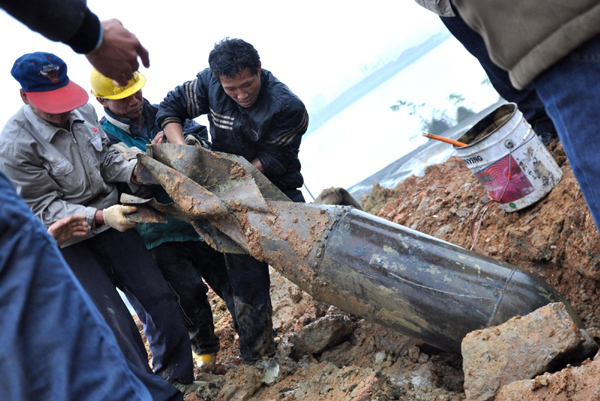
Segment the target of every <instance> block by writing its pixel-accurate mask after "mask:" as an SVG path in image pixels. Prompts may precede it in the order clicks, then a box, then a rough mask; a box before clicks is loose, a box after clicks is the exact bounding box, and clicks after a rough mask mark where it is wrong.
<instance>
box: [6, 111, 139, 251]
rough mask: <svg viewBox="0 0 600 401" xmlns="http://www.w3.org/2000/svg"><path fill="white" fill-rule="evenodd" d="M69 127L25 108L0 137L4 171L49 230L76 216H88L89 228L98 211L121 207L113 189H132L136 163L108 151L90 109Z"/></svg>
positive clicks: (73, 116)
mask: <svg viewBox="0 0 600 401" xmlns="http://www.w3.org/2000/svg"><path fill="white" fill-rule="evenodd" d="M70 126H71V130H70V131H67V130H65V129H62V128H57V127H55V126H53V125H51V124H49V123H48V122H46V121H45V120H43V119H41V118H39V117H38V116H36V115H35V114H34V113H33V111H32V110H31V108H30V107H29V106H27V105H24V106H23V107H21V109H20V110H19V111H18V112H17V113H16V114H15V115H14V116H13V117H11V119H10V120H9V121H8V122H7V124H6V125H5V126H4V128H3V129H2V132H1V133H0V169H1V170H3V171H4V172H5V173H6V175H7V176H8V177H9V178H10V179H11V181H12V182H13V184H14V185H15V186H16V187H17V191H18V193H19V195H21V196H22V197H23V199H24V200H25V202H27V204H28V205H29V207H31V209H32V210H33V212H34V214H35V215H36V216H37V217H38V218H39V219H40V220H41V221H42V222H43V223H44V224H45V225H46V227H49V226H50V225H51V224H52V223H54V222H55V221H57V220H59V219H60V218H62V217H67V216H70V215H73V214H78V215H84V216H85V218H86V221H87V223H88V224H89V225H90V227H91V226H92V221H93V219H94V214H95V213H96V210H97V209H104V208H107V207H110V206H112V205H114V204H116V203H117V202H118V193H117V188H116V186H115V185H114V184H113V183H116V182H124V183H131V181H130V180H131V175H132V173H133V168H134V166H135V160H132V161H126V160H125V159H124V158H123V157H122V156H121V155H120V154H119V152H117V151H116V150H114V149H110V148H109V141H108V138H107V137H106V134H105V133H104V131H102V129H101V128H100V124H99V123H98V118H97V116H96V112H95V111H94V108H93V107H92V106H91V105H90V104H86V105H84V106H83V107H80V108H79V109H77V110H74V111H72V112H71V116H70ZM105 229H107V227H106V226H102V227H101V229H100V230H98V231H95V232H91V233H90V234H88V236H86V237H83V238H77V239H76V240H72V241H70V242H68V243H67V244H65V245H70V244H72V243H75V242H79V241H82V240H84V239H86V238H89V237H91V236H93V235H94V234H97V233H99V232H101V231H103V230H105Z"/></svg>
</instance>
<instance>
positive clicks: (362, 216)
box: [311, 210, 579, 353]
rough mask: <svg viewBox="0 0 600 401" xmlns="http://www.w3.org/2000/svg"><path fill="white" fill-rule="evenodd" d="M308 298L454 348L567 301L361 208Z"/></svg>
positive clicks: (505, 267) (524, 276) (335, 240)
mask: <svg viewBox="0 0 600 401" xmlns="http://www.w3.org/2000/svg"><path fill="white" fill-rule="evenodd" d="M328 236H329V238H328V240H327V242H326V245H325V247H324V253H323V257H322V258H321V259H320V260H318V263H317V264H316V267H315V268H314V274H315V276H317V277H318V282H319V283H321V287H320V288H318V287H316V286H314V285H313V288H312V292H311V295H313V296H314V297H315V298H316V299H319V300H321V301H324V302H328V303H331V304H333V305H336V306H338V307H339V308H341V309H343V310H346V311H349V312H351V313H353V314H356V315H358V316H362V317H365V318H368V319H370V320H372V321H375V322H377V323H380V324H382V325H384V326H387V327H390V328H393V329H396V330H398V331H400V332H402V333H404V334H406V335H408V336H411V337H414V338H418V339H420V340H422V341H424V342H426V343H428V344H430V345H433V346H436V347H438V348H440V349H444V350H447V351H451V352H457V353H459V352H460V344H461V341H462V339H463V338H464V337H465V335H466V334H467V333H469V332H471V331H473V330H477V329H482V328H485V327H489V326H494V325H497V324H500V323H503V322H505V321H506V320H508V319H510V318H511V317H514V316H516V315H524V314H527V313H530V312H532V311H534V310H536V309H537V308H539V307H541V306H543V305H546V304H548V303H551V302H564V303H565V304H566V305H567V307H568V308H569V310H570V312H571V314H572V315H573V317H574V318H575V319H576V321H579V317H578V316H577V314H576V313H575V312H574V311H573V309H572V308H571V307H570V306H569V304H568V303H567V302H566V301H565V300H564V299H563V298H562V297H561V296H560V294H559V293H558V292H557V291H556V290H555V289H554V288H552V287H551V286H550V285H548V284H547V283H546V282H545V281H543V280H542V279H540V278H538V277H537V276H534V275H532V274H529V273H527V272H524V271H522V270H519V269H518V268H516V267H515V266H511V265H509V264H506V263H503V262H500V261H497V260H494V259H491V258H488V257H485V256H482V255H480V254H477V253H475V252H472V251H468V250H466V249H464V248H461V247H458V246H455V245H453V244H450V243H448V242H445V241H441V240H439V239H437V238H434V237H431V236H428V235H426V234H423V233H419V232H417V231H414V230H411V229H408V228H406V227H403V226H400V225H398V224H394V223H391V222H389V221H387V220H383V219H380V218H378V217H375V216H372V215H369V214H367V213H364V212H360V211H356V210H351V211H349V212H348V213H346V214H345V215H344V216H343V218H341V219H340V220H339V222H338V223H337V224H336V225H335V227H333V229H332V230H331V232H330V233H329V234H328Z"/></svg>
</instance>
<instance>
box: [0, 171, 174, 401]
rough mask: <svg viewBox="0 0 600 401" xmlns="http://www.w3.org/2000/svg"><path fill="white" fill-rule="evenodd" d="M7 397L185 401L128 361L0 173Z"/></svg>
mask: <svg viewBox="0 0 600 401" xmlns="http://www.w3.org/2000/svg"><path fill="white" fill-rule="evenodd" d="M0 327H2V330H0V344H2V347H0V389H2V396H1V397H0V398H2V399H6V400H11V401H25V400H64V401H95V400H108V399H112V400H143V401H151V400H154V401H159V400H163V401H166V400H169V401H170V400H173V401H174V400H182V398H183V397H182V395H181V393H180V392H179V391H178V390H177V389H176V388H175V387H173V386H171V385H170V384H168V383H167V382H166V381H164V380H163V379H162V378H160V377H159V376H157V375H155V374H153V373H149V372H147V371H144V370H141V369H139V368H137V367H136V366H134V364H133V363H131V362H130V361H128V360H127V359H126V358H125V357H124V356H123V353H122V352H121V350H120V349H119V346H118V345H117V341H116V339H115V336H114V334H113V332H112V331H111V330H110V328H109V327H108V325H107V324H106V322H105V321H104V319H103V318H102V316H101V315H100V313H99V312H98V310H97V309H96V307H95V306H94V304H93V303H92V301H91V299H90V298H89V296H88V295H87V294H86V293H85V291H84V290H83V288H82V287H81V285H80V284H79V282H78V281H77V279H76V278H75V276H74V275H73V273H72V272H71V271H70V270H69V267H68V266H67V264H66V262H65V260H64V259H63V257H62V256H61V254H60V252H59V250H58V248H57V247H56V243H55V242H54V240H53V239H52V238H51V237H50V236H49V235H48V234H47V233H46V230H45V228H44V227H43V225H42V224H41V222H40V221H39V220H38V219H37V218H36V217H35V216H34V215H33V213H31V211H30V209H29V207H28V206H27V205H26V204H25V202H24V201H23V200H22V199H21V198H20V197H19V196H18V195H17V193H16V191H15V190H14V188H13V186H12V185H11V184H10V182H9V181H8V179H7V178H6V177H5V176H4V174H3V173H2V172H0Z"/></svg>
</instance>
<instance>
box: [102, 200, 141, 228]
mask: <svg viewBox="0 0 600 401" xmlns="http://www.w3.org/2000/svg"><path fill="white" fill-rule="evenodd" d="M135 211H137V209H136V207H135V206H123V205H114V206H111V207H109V208H108V209H104V211H103V212H102V213H103V214H104V224H106V225H107V226H109V227H112V228H114V229H115V230H119V231H121V232H123V231H125V230H129V229H130V228H133V227H135V226H136V225H137V223H134V222H132V221H129V219H127V216H126V215H128V214H131V213H134V212H135Z"/></svg>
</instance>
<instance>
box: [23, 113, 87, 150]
mask: <svg viewBox="0 0 600 401" xmlns="http://www.w3.org/2000/svg"><path fill="white" fill-rule="evenodd" d="M23 113H24V114H25V118H27V121H29V123H30V124H31V125H32V126H33V128H34V130H35V131H36V132H37V133H38V135H39V136H40V137H41V138H42V139H44V140H46V141H48V142H50V141H51V140H52V138H53V137H54V135H56V133H57V132H59V131H61V130H64V128H59V127H55V126H54V125H52V124H50V123H49V122H48V121H46V120H44V119H43V118H40V117H38V116H37V115H36V114H35V113H34V112H33V110H31V107H29V105H23ZM75 122H84V119H83V116H82V115H81V113H80V112H79V110H77V109H75V110H73V111H71V115H70V116H69V125H70V126H71V127H72V126H73V123H75Z"/></svg>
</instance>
